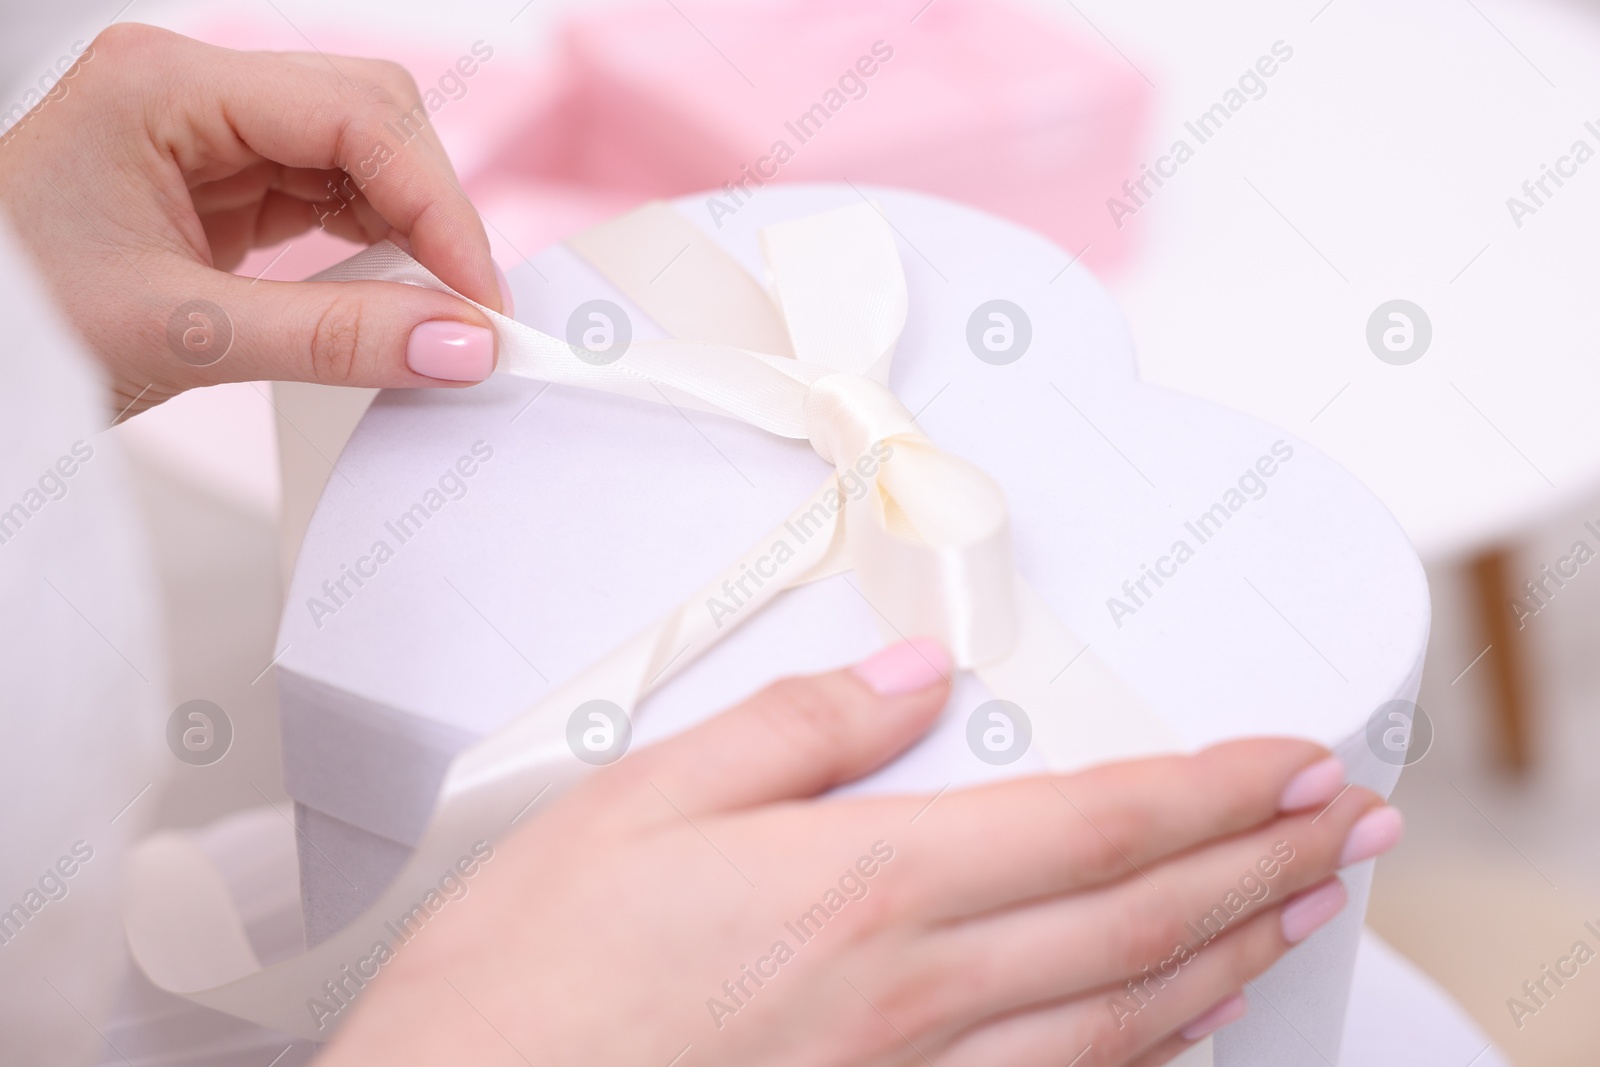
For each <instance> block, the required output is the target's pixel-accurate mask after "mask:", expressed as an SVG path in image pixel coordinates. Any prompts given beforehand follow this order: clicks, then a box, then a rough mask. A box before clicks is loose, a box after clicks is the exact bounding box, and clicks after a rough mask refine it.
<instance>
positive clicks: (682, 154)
mask: <svg viewBox="0 0 1600 1067" xmlns="http://www.w3.org/2000/svg"><path fill="white" fill-rule="evenodd" d="M919 9H920V12H919ZM559 53H560V59H559V63H560V66H561V67H562V68H564V70H565V73H566V80H567V85H568V93H569V95H568V98H567V99H566V100H565V101H564V102H563V104H562V105H561V107H560V108H559V111H560V113H561V114H562V116H563V118H564V119H565V120H566V121H557V122H554V123H552V122H550V121H549V117H548V116H547V117H546V119H545V121H543V122H540V123H538V124H537V127H538V128H537V129H528V128H526V127H525V134H526V135H525V136H523V137H519V138H517V139H516V140H515V141H514V142H512V144H511V145H510V146H508V148H507V151H506V154H505V155H503V156H501V157H500V158H498V159H497V160H495V161H493V162H492V163H491V164H490V166H489V167H488V168H486V169H487V170H489V171H499V172H501V173H506V172H513V173H520V174H523V175H527V176H528V177H530V178H531V177H536V176H537V177H539V178H543V179H546V180H555V181H558V182H570V183H572V184H574V185H578V186H601V187H610V188H613V189H628V190H636V191H638V192H640V193H643V194H646V195H649V196H671V195H681V194H684V193H689V192H693V191H696V190H701V189H707V188H721V189H723V190H724V192H723V194H722V195H720V196H719V197H717V198H716V202H715V203H714V202H713V201H711V200H708V201H707V211H708V213H710V214H711V216H712V221H713V222H715V221H717V220H719V219H721V218H723V217H725V214H726V213H727V212H730V211H735V210H737V209H738V208H739V206H740V205H741V204H743V203H745V202H747V199H748V196H749V195H751V194H752V193H754V194H756V195H759V189H760V185H761V184H762V183H764V182H768V181H781V182H812V181H827V180H833V181H838V180H848V181H850V182H854V183H857V184H880V185H896V186H902V187H906V188H912V189H918V190H922V191H926V192H930V193H935V194H938V195H941V196H945V197H950V198H952V199H956V200H960V201H964V202H966V203H968V204H972V205H974V206H977V207H981V208H985V209H987V210H989V211H992V212H994V213H996V214H999V215H1002V216H1007V217H1010V218H1012V219H1015V220H1017V221H1019V222H1023V223H1025V224H1027V225H1028V226H1030V227H1031V228H1033V229H1036V230H1039V231H1041V232H1042V233H1043V234H1045V235H1046V236H1048V237H1050V238H1053V239H1054V240H1055V241H1056V242H1058V243H1059V244H1061V245H1063V246H1064V247H1066V248H1068V249H1070V250H1072V251H1074V252H1076V251H1080V250H1082V249H1084V247H1085V246H1089V251H1088V252H1087V254H1086V255H1085V257H1084V258H1085V260H1086V261H1087V262H1089V263H1090V264H1092V265H1095V266H1098V267H1102V268H1104V267H1109V266H1114V265H1116V264H1117V263H1118V262H1119V261H1120V260H1121V259H1122V258H1123V257H1124V256H1125V255H1126V254H1127V252H1128V251H1129V239H1130V236H1131V234H1132V232H1133V227H1131V226H1126V227H1123V228H1120V229H1119V228H1118V227H1117V226H1116V225H1115V223H1114V222H1113V221H1112V219H1111V217H1110V215H1109V213H1108V212H1107V210H1106V206H1105V205H1106V198H1107V197H1108V196H1111V195H1113V194H1114V193H1115V192H1116V191H1117V190H1118V189H1119V188H1120V186H1121V183H1122V181H1123V180H1124V179H1125V178H1127V177H1129V176H1130V175H1134V174H1136V173H1137V172H1138V153H1139V151H1140V149H1141V146H1142V141H1143V133H1144V127H1145V116H1146V110H1147V105H1148V103H1149V96H1148V87H1147V86H1146V84H1145V82H1144V80H1143V78H1142V76H1141V75H1140V74H1139V73H1138V72H1137V71H1136V70H1135V69H1133V68H1132V67H1131V66H1130V65H1129V64H1128V63H1127V62H1126V61H1124V60H1123V59H1122V58H1121V57H1119V56H1117V55H1116V54H1114V53H1110V52H1108V51H1106V50H1103V49H1102V48H1101V47H1099V45H1098V42H1095V43H1093V44H1091V43H1088V42H1086V41H1085V40H1084V39H1082V38H1080V37H1078V36H1076V35H1074V34H1072V33H1069V32H1067V31H1066V30H1065V29H1064V28H1062V27H1061V26H1059V25H1058V24H1056V23H1055V22H1053V21H1051V20H1048V19H1045V18H1042V17H1040V16H1038V15H1035V14H1033V13H1030V12H1027V11H1025V10H1023V9H1021V8H1018V7H1015V6H1012V5H1011V4H1008V3H1004V2H994V0H934V2H933V3H931V4H929V3H927V0H866V2H862V0H851V2H845V0H807V2H805V3H801V2H796V0H777V2H773V3H762V4H743V5H739V6H731V5H729V4H728V3H726V0H719V2H717V3H715V4H708V3H704V2H702V3H698V4H697V3H692V2H689V0H679V2H678V3H677V4H676V5H672V4H650V5H646V6H632V5H630V6H626V7H621V8H612V9H609V10H603V11H599V12H594V13H589V14H580V15H578V16H576V17H574V18H573V19H572V20H571V21H570V22H569V23H568V25H567V26H566V28H565V30H564V32H563V34H562V37H561V38H560V44H559Z"/></svg>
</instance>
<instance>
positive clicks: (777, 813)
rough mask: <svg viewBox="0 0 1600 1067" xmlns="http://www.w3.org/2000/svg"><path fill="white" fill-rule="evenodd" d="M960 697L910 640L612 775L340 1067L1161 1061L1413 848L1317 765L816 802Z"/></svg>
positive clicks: (395, 997) (738, 712)
mask: <svg viewBox="0 0 1600 1067" xmlns="http://www.w3.org/2000/svg"><path fill="white" fill-rule="evenodd" d="M947 673H948V665H947V663H946V661H945V659H944V656H943V655H942V653H941V652H940V651H939V649H938V648H937V647H936V646H932V645H927V644H920V643H919V644H917V645H899V646H895V647H893V648H891V649H889V650H886V651H885V652H883V653H881V654H880V655H879V656H877V657H875V658H874V659H871V660H869V661H867V662H866V663H865V664H863V665H861V666H859V667H857V668H856V669H855V670H853V671H838V672H835V673H832V674H824V675H820V676H817V677H813V678H797V679H791V680H787V681H782V682H779V683H777V684H776V685H773V686H771V687H769V688H768V689H766V690H764V691H762V692H761V693H758V694H757V695H755V696H754V697H752V698H751V699H750V700H748V701H747V702H745V703H744V704H742V705H741V706H739V707H737V708H734V709H733V710H732V711H730V712H728V713H726V714H724V715H722V716H720V717H718V718H716V719H713V720H711V721H709V722H707V723H705V724H703V725H701V726H699V727H698V728H696V729H693V730H690V731H688V732H686V733H684V734H682V735H680V736H678V737H675V738H673V739H671V740H668V741H665V742H663V743H661V744H659V745H656V746H654V747H651V748H648V749H644V750H641V751H639V752H637V753H635V754H633V755H630V756H628V757H627V758H625V759H624V760H622V761H621V762H620V763H618V764H615V765H614V766H612V767H609V768H607V769H605V770H603V771H600V772H598V773H597V774H595V775H594V776H593V777H592V778H591V779H589V780H588V781H587V782H586V783H584V784H583V785H582V786H580V787H579V788H578V789H576V790H574V791H573V792H572V793H571V794H569V795H568V796H567V797H565V798H563V799H562V800H560V801H558V802H557V803H556V804H555V805H553V806H552V807H551V808H550V809H549V810H548V811H547V812H546V813H545V814H544V815H542V816H541V817H539V818H538V819H537V820H535V821H533V822H531V823H530V824H529V825H527V826H526V827H524V828H523V829H521V830H520V831H519V832H518V833H517V834H516V836H514V837H512V838H510V839H508V840H507V841H506V842H505V843H504V844H503V845H502V846H501V847H500V848H499V849H498V850H497V851H496V853H495V856H494V858H493V860H492V861H491V862H489V863H487V864H485V865H483V867H482V868H481V870H479V872H478V873H477V875H476V877H475V879H474V881H473V882H472V884H471V887H470V890H469V892H468V895H467V896H466V897H465V898H463V899H461V900H460V901H459V902H458V903H454V904H452V905H451V906H450V907H448V908H445V909H443V910H442V911H441V912H440V913H439V914H438V916H437V917H436V918H434V919H433V920H432V921H431V922H430V923H429V925H428V926H427V927H426V928H425V929H424V930H423V931H422V933H421V934H419V935H418V937H417V938H416V939H415V940H414V941H412V942H411V943H409V944H407V945H406V946H404V947H402V948H400V949H399V950H398V952H397V954H396V956H395V958H394V960H393V961H392V962H390V963H389V964H387V965H385V967H384V969H383V972H382V975H381V976H380V977H379V978H378V979H377V981H376V982H375V983H374V984H373V985H372V987H371V988H370V989H369V990H368V991H367V992H366V993H364V994H363V998H364V999H362V1000H360V1001H358V1002H357V1004H356V1005H355V1006H354V1007H353V1008H352V1009H351V1011H352V1015H351V1018H350V1019H349V1021H348V1022H347V1023H346V1024H345V1027H344V1029H343V1030H342V1031H341V1032H340V1034H339V1036H338V1038H337V1039H336V1040H335V1042H334V1044H333V1045H332V1047H331V1048H330V1050H329V1051H328V1053H327V1054H326V1059H325V1060H324V1061H322V1065H323V1067H343V1065H346V1064H370V1063H383V1064H390V1065H405V1064H438V1063H471V1064H474V1065H479V1067H489V1065H500V1064H504V1065H506V1067H526V1064H529V1063H537V1064H540V1065H541V1067H543V1065H557V1064H560V1065H567V1064H570V1065H573V1067H577V1065H582V1067H607V1065H612V1064H615V1065H619V1067H621V1065H630V1067H635V1065H638V1064H656V1065H658V1067H666V1065H667V1064H681V1065H685V1067H686V1065H689V1064H696V1065H706V1064H727V1065H737V1067H752V1065H759V1064H785V1065H797V1067H798V1065H811V1064H816V1065H823V1064H861V1065H868V1064H871V1065H878V1067H887V1065H897V1067H898V1065H905V1067H912V1065H923V1064H937V1065H938V1067H957V1065H962V1067H964V1065H972V1067H999V1065H1032V1064H1038V1065H1041V1067H1042V1065H1046V1064H1049V1065H1054V1067H1061V1065H1064V1064H1068V1063H1071V1064H1074V1065H1075V1067H1106V1065H1112V1064H1116V1065H1125V1064H1137V1065H1141V1067H1142V1065H1147V1064H1158V1063H1164V1062H1166V1061H1167V1060H1168V1059H1170V1058H1172V1057H1173V1056H1175V1055H1177V1054H1178V1053H1179V1052H1181V1051H1182V1050H1183V1049H1184V1048H1186V1047H1188V1046H1189V1045H1190V1044H1192V1043H1193V1040H1194V1039H1196V1038H1198V1037H1199V1036H1201V1035H1202V1034H1203V1033H1204V1032H1207V1031H1209V1030H1211V1029H1214V1028H1215V1027H1216V1026H1219V1025H1222V1024H1223V1023H1225V1022H1227V1021H1231V1020H1232V1019H1233V1018H1237V1016H1238V1015H1239V1014H1242V1012H1243V1007H1244V1006H1243V1004H1242V1003H1241V1002H1240V1001H1239V1000H1237V999H1236V997H1237V994H1239V992H1240V991H1241V990H1242V989H1243V987H1244V984H1245V982H1246V981H1247V980H1249V979H1251V978H1253V977H1254V976H1256V975H1258V974H1260V973H1261V972H1262V971H1264V970H1265V969H1266V968H1267V967H1269V966H1271V964H1272V963H1273V962H1274V961H1275V960H1277V959H1278V957H1279V956H1281V955H1282V954H1283V953H1284V952H1285V951H1286V950H1287V949H1288V948H1289V947H1290V945H1291V944H1293V943H1294V942H1296V941H1299V940H1302V939H1303V938H1305V937H1307V936H1308V935H1309V934H1310V933H1311V932H1312V931H1313V930H1315V929H1316V928H1317V927H1318V926H1320V925H1321V924H1322V923H1324V922H1325V921H1327V920H1328V919H1330V918H1332V917H1333V916H1334V915H1335V914H1336V913H1337V912H1338V911H1339V910H1340V908H1341V907H1342V906H1343V904H1344V902H1345V895H1344V890H1343V887H1342V885H1341V884H1340V882H1339V881H1338V879H1337V878H1334V877H1332V875H1333V873H1334V871H1335V870H1336V869H1337V868H1338V867H1340V866H1342V865H1345V864H1349V863H1353V862H1358V861H1360V860H1362V859H1367V858H1370V857H1371V856H1372V855H1375V854H1376V853H1377V852H1379V851H1383V850H1386V849H1387V848H1389V847H1392V845H1393V844H1394V843H1395V841H1396V840H1397V839H1398V837H1399V831H1400V825H1399V819H1398V815H1397V813H1396V812H1394V811H1393V809H1390V808H1386V807H1384V806H1383V804H1382V802H1381V801H1380V800H1379V799H1378V798H1377V797H1375V796H1373V795H1372V794H1370V793H1368V792H1366V791H1364V790H1361V789H1354V788H1352V789H1345V787H1344V784H1343V781H1342V777H1343V770H1342V768H1341V767H1340V766H1339V764H1338V763H1337V761H1334V760H1331V759H1329V758H1328V757H1327V753H1326V752H1324V751H1323V750H1321V749H1319V748H1317V747H1316V746H1314V745H1312V744H1309V743H1306V742H1300V741H1284V740H1260V741H1244V742H1236V743H1232V744H1226V745H1220V746H1217V747H1216V748H1212V749H1209V750H1207V751H1205V752H1202V753H1200V754H1199V755H1197V756H1193V757H1174V758H1167V759H1153V760H1144V761H1139V762H1134V763H1124V764H1118V765H1112V766H1107V767H1103V768H1099V769H1096V770H1091V771H1088V772H1085V773H1082V774H1076V775H1070V776H1065V777H1035V778H1029V779H1023V780H1017V781H1012V782H1007V783H1004V784H998V785H991V786H986V787H983V788H978V789H971V790H964V791H956V792H949V793H943V794H941V795H937V796H933V797H928V796H910V797H849V798H842V797H840V798H829V799H823V800H815V801H813V800H811V799H809V798H812V797H816V796H817V795H818V794H819V793H822V792H824V791H826V790H828V789H830V788H832V787H834V786H837V785H839V784H841V783H844V782H848V781H851V780H852V779H855V778H858V777H860V776H862V775H864V774H866V773H867V772H869V771H871V770H872V769H873V768H875V767H878V766H880V765H881V764H883V763H885V762H886V761H888V760H889V759H891V758H893V757H894V756H895V755H896V754H897V753H899V752H901V751H902V750H904V749H905V748H906V747H907V746H908V745H910V744H911V743H912V742H913V741H915V740H916V739H917V738H918V737H920V736H921V735H922V734H923V733H924V732H925V731H926V730H927V729H928V727H929V725H930V724H931V723H932V722H933V720H934V719H935V718H936V717H937V715H938V713H939V711H940V709H941V707H942V706H943V705H944V703H945V700H946V697H947V696H948V687H947V685H946V683H945V681H944V680H943V679H944V676H945V675H946V674H947ZM675 1057H681V1059H675Z"/></svg>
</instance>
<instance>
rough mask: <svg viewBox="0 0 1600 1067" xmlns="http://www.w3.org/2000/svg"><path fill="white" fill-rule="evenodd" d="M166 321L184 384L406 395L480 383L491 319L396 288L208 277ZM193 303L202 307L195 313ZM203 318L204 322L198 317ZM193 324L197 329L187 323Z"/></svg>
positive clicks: (452, 300) (446, 300) (490, 357)
mask: <svg viewBox="0 0 1600 1067" xmlns="http://www.w3.org/2000/svg"><path fill="white" fill-rule="evenodd" d="M204 275H205V277H204V279H203V281H202V279H200V278H196V279H195V281H197V282H200V283H201V284H197V285H190V286H188V287H186V289H187V290H188V291H191V292H195V291H198V293H199V299H197V300H193V301H184V302H182V303H180V304H179V305H178V306H177V307H175V308H174V309H172V311H171V312H169V314H168V317H167V338H166V340H167V347H168V349H169V350H170V351H171V353H172V354H173V355H175V356H177V357H178V359H179V360H180V361H182V363H184V364H187V365H188V367H189V371H188V375H189V376H192V377H193V379H194V380H192V381H186V382H183V383H182V384H183V386H184V387H187V386H189V385H212V384H216V383H218V382H227V381H298V382H319V383H322V384H325V385H344V386H368V387H375V388H405V387H415V386H438V385H451V384H454V385H461V384H469V383H472V382H478V381H482V380H483V379H485V378H487V377H488V376H489V375H490V373H491V372H493V370H494V366H495V357H496V339H495V335H494V331H493V329H492V327H491V324H490V322H489V319H488V317H487V316H486V315H484V314H483V312H481V311H479V310H478V309H477V308H476V307H474V306H473V305H471V304H469V303H467V302H466V301H465V300H462V299H460V298H459V297H455V296H452V295H450V294H449V293H442V292H437V291H435V290H432V289H424V288H421V287H420V286H414V285H402V284H398V283H395V282H375V281H360V282H269V281H251V280H250V279H248V278H244V277H240V276H237V275H232V274H225V273H222V272H219V271H211V270H206V271H205V272H204ZM191 304H194V305H205V304H209V306H200V307H198V309H197V312H192V313H191V312H189V311H187V309H189V308H190V306H191ZM196 316H198V317H196ZM191 320H192V321H193V322H194V323H195V325H194V327H193V328H191V327H190V326H189V325H188V323H189V322H190V321H191Z"/></svg>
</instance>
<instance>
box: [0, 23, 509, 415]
mask: <svg viewBox="0 0 1600 1067" xmlns="http://www.w3.org/2000/svg"><path fill="white" fill-rule="evenodd" d="M427 118H428V112H427V110H426V109H425V108H424V107H423V106H422V104H421V102H420V97H419V96H418V93H417V88H416V85H415V84H414V83H413V81H412V79H411V76H410V75H408V74H407V73H406V72H405V70H404V69H402V68H401V67H399V66H397V65H395V64H393V63H387V62H382V61H378V60H370V59H348V58H344V57H338V56H335V57H326V56H322V55H317V54H307V55H300V54H280V53H265V52H234V51H229V50H227V49H223V48H214V47H211V46H209V45H204V44H200V43H198V42H196V41H191V40H188V39H187V38H184V37H180V36H178V35H176V34H172V33H168V32H166V31H164V30H158V29H153V28H151V27H149V26H139V25H130V24H118V25H116V26H113V27H111V28H110V29H108V30H106V31H105V32H104V33H102V34H101V35H100V36H99V37H97V38H96V39H95V41H94V43H93V45H92V46H91V47H90V48H89V49H88V50H87V51H86V52H85V53H84V55H83V56H82V57H81V58H80V59H79V61H78V63H77V65H76V66H74V67H73V68H72V70H71V71H69V72H68V74H67V76H66V78H64V79H63V81H62V82H61V83H60V84H59V85H58V86H57V88H56V90H54V91H52V93H51V94H50V96H49V97H48V98H47V99H46V101H45V102H44V103H43V104H41V105H40V106H39V107H37V108H35V109H34V110H33V111H32V112H30V113H29V114H28V116H27V117H25V118H24V119H23V120H22V121H21V122H19V123H18V124H17V125H16V126H15V127H13V128H12V129H11V130H9V131H7V132H6V133H5V134H4V135H0V204H3V205H4V207H5V208H7V209H9V214H10V216H11V222H12V225H13V226H15V227H16V228H17V230H18V231H19V232H20V234H21V236H22V238H23V240H24V241H25V243H26V244H27V245H28V247H29V248H30V250H31V251H32V253H33V256H34V258H35V259H36V260H37V262H38V263H39V265H40V268H41V270H42V271H43V273H44V275H45V277H46V280H47V281H48V283H49V285H50V287H51V289H52V290H53V292H54V294H55V296H56V298H57V300H58V302H59V303H60V304H61V306H62V307H64V308H65V309H66V310H67V312H68V314H69V316H70V317H71V319H72V321H73V323H74V324H75V325H76V326H77V328H78V330H79V331H80V332H81V333H82V334H83V335H84V337H85V338H86V339H87V341H88V343H89V344H90V346H91V347H92V349H93V350H94V352H95V353H96V354H97V355H98V356H99V358H100V359H101V361H102V362H103V363H104V364H105V366H106V368H107V369H108V371H109V372H110V377H111V381H112V385H113V388H114V390H115V393H116V399H115V407H116V409H118V410H121V409H124V408H125V407H129V406H131V408H132V409H133V410H141V409H143V408H145V407H149V406H150V405H152V404H155V403H159V402H160V401H161V400H164V399H166V398H167V397H170V396H173V395H175V394H176V393H179V392H181V391H182V390H184V389H188V388H191V387H194V386H200V385H214V384H216V383H218V382H225V381H248V380H255V379H284V380H294V381H316V382H326V383H330V384H335V385H367V386H416V385H443V384H461V383H466V382H473V381H478V380H480V379H482V378H484V377H486V376H488V374H489V373H490V371H491V370H493V368H494V359H495V349H494V338H493V334H492V333H491V332H490V331H489V329H488V322H487V320H486V319H485V318H484V316H483V315H482V314H481V313H480V312H479V311H477V310H476V309H475V308H473V307H472V306H470V305H469V304H466V303H464V302H463V301H460V300H457V299H455V298H454V297H451V296H449V295H448V294H445V293H437V292H431V291H427V290H423V289H419V288H416V287H412V286H403V285H394V284H386V283H382V282H359V283H322V284H314V283H308V282H270V281H256V282H252V281H251V279H249V278H243V277H238V276H235V275H232V274H227V273H224V272H225V271H227V270H228V269H230V268H232V267H234V266H237V265H238V263H239V261H240V260H241V259H243V258H244V256H245V254H246V253H247V252H249V251H250V250H251V249H252V248H260V247H264V246H268V245H274V244H278V243H280V242H282V241H284V240H287V239H289V238H291V237H293V236H295V235H296V234H299V233H303V232H305V231H306V230H309V229H311V228H312V227H314V226H318V225H323V226H325V227H326V228H327V229H328V230H329V231H331V232H333V233H335V234H337V235H339V236H341V237H347V238H349V239H351V240H354V241H360V242H363V243H371V242H374V241H378V240H381V239H383V238H386V237H387V238H392V239H396V240H397V241H398V242H399V243H401V244H403V245H405V244H406V243H407V242H409V245H408V247H409V249H410V251H411V252H412V254H413V255H415V256H416V257H417V259H418V260H420V261H421V262H422V263H423V264H424V265H426V266H427V267H428V268H429V269H430V270H432V271H433V272H434V273H435V274H437V275H438V276H439V277H440V278H441V279H443V280H444V281H445V282H446V283H448V284H449V285H450V286H451V287H452V288H454V289H456V290H457V291H458V292H460V293H462V294H463V295H466V296H469V297H471V298H472V299H473V300H476V301H478V302H479V303H481V304H484V305H485V306H487V307H491V308H494V309H496V310H506V308H505V298H504V297H503V296H502V291H503V284H504V283H503V280H500V281H498V282H497V268H496V267H495V265H494V263H493V261H492V260H491V259H490V257H489V241H488V238H487V237H486V236H485V234H484V230H483V224H482V222H481V221H480V220H479V218H478V213H477V211H476V210H475V209H474V208H473V206H472V204H471V203H470V202H469V201H468V200H467V198H466V195H465V194H464V193H463V192H462V191H461V188H460V186H459V185H458V184H457V182H456V177H455V174H454V172H453V171H452V170H451V167H450V161H449V160H448V159H446V158H445V154H444V150H443V148H442V147H441V146H440V144H439V141H438V138H437V137H435V135H434V132H433V129H432V127H430V126H428V125H427Z"/></svg>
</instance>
